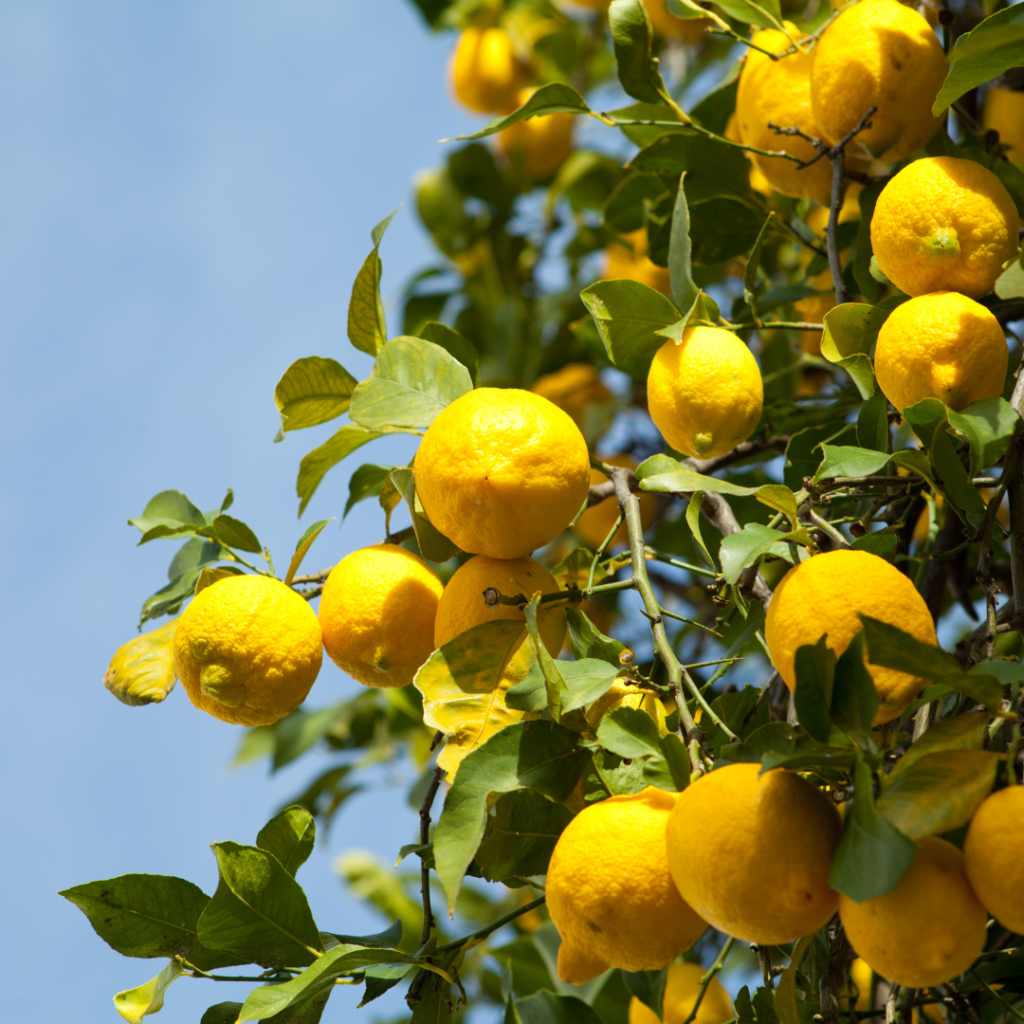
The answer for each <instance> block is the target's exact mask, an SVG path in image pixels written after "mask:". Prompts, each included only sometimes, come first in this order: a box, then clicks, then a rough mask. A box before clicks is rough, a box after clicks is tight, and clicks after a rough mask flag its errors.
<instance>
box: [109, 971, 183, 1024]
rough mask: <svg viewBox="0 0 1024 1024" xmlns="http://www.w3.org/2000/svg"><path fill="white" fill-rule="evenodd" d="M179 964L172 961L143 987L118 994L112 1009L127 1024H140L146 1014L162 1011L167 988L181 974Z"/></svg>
mask: <svg viewBox="0 0 1024 1024" xmlns="http://www.w3.org/2000/svg"><path fill="white" fill-rule="evenodd" d="M182 970H183V968H182V966H181V964H179V963H176V962H175V961H174V960H172V961H171V962H170V963H169V964H168V965H167V966H166V967H165V968H164V969H163V970H162V971H161V972H160V973H159V974H158V975H157V976H156V977H155V978H151V979H150V980H149V981H147V982H146V984H145V985H139V987H138V988H130V989H127V990H126V991H124V992H118V993H117V995H116V996H114V1007H115V1008H116V1010H117V1012H118V1013H119V1014H121V1016H122V1017H124V1019H125V1020H126V1021H128V1024H142V1018H143V1017H145V1016H146V1015H147V1014H150V1013H156V1012H157V1011H158V1010H161V1009H163V1005H164V993H165V992H166V991H167V986H168V985H170V983H171V982H172V981H174V979H175V978H177V977H178V975H179V974H181V972H182Z"/></svg>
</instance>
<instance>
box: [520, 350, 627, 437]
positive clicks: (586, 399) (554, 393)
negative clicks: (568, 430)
mask: <svg viewBox="0 0 1024 1024" xmlns="http://www.w3.org/2000/svg"><path fill="white" fill-rule="evenodd" d="M530 390H531V391H532V392H533V393H534V394H535V395H540V396H542V397H543V398H546V399H548V400H549V401H551V402H554V403H555V405H557V406H558V408H559V409H562V410H564V411H565V412H567V413H568V414H569V415H570V416H571V417H572V421H573V423H575V424H576V426H577V427H579V428H580V430H581V431H582V433H583V436H584V437H597V436H598V435H599V434H602V433H604V431H605V430H607V429H608V426H609V424H610V423H611V417H612V413H613V408H614V399H613V398H612V393H611V392H610V391H609V390H608V389H607V388H606V387H605V386H604V384H603V383H602V381H601V371H600V370H598V368H597V367H596V366H591V365H590V364H588V363H566V365H565V366H563V367H562V368H561V369H560V370H555V371H554V373H546V374H544V376H543V377H538V378H537V380H536V382H535V383H534V385H533V387H532V388H531V389H530Z"/></svg>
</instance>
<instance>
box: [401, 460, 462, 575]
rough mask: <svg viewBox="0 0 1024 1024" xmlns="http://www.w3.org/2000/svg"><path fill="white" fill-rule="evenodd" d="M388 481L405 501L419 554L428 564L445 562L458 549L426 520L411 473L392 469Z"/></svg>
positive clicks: (407, 470) (405, 469) (403, 469)
mask: <svg viewBox="0 0 1024 1024" xmlns="http://www.w3.org/2000/svg"><path fill="white" fill-rule="evenodd" d="M389 479H390V480H391V481H392V482H393V483H394V485H395V487H397V488H398V491H399V493H400V494H401V495H402V497H403V498H404V499H405V504H406V507H407V508H408V509H409V516H410V518H411V519H412V526H413V529H414V530H415V531H416V543H417V544H419V548H420V554H421V555H422V556H423V557H424V558H425V559H426V560H427V561H428V562H447V561H448V559H449V558H451V557H452V556H453V555H454V554H455V553H456V552H457V551H458V550H459V549H458V548H457V547H456V546H455V545H454V544H453V543H452V542H451V541H450V540H449V539H448V538H447V537H446V536H445V535H444V534H443V533H441V532H440V531H439V530H438V529H437V528H436V527H435V526H434V525H433V524H432V523H431V522H430V520H429V519H427V515H426V513H425V512H424V511H423V506H422V505H421V504H420V500H419V497H418V495H417V494H416V480H415V478H414V476H413V471H412V470H411V469H408V468H405V467H402V468H400V469H393V470H392V471H391V474H390V477H389Z"/></svg>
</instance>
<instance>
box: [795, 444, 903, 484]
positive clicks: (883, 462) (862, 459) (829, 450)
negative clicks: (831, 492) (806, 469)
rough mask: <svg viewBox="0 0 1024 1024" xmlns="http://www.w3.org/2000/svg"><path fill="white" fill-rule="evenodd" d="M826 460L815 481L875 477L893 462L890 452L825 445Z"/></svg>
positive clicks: (823, 461)
mask: <svg viewBox="0 0 1024 1024" xmlns="http://www.w3.org/2000/svg"><path fill="white" fill-rule="evenodd" d="M821 450H822V452H824V455H825V457H824V459H822V461H821V465H820V466H818V469H817V471H816V472H815V474H814V481H815V483H817V482H818V481H819V480H834V479H835V478H836V477H862V476H874V475H875V474H877V473H881V472H882V470H884V469H885V467H886V466H887V465H888V464H889V462H890V461H892V458H893V457H892V456H891V455H889V454H888V452H884V451H877V450H875V449H868V448H854V447H852V446H850V445H837V444H823V445H822V446H821Z"/></svg>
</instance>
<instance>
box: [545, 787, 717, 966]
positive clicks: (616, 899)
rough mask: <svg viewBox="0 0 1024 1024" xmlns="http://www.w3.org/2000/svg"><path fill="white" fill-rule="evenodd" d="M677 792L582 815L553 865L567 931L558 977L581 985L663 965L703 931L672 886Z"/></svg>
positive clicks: (558, 914)
mask: <svg viewBox="0 0 1024 1024" xmlns="http://www.w3.org/2000/svg"><path fill="white" fill-rule="evenodd" d="M676 799H677V796H676V794H675V793H666V792H664V790H660V789H654V788H653V787H650V786H649V787H648V788H647V789H645V790H644V791H643V792H642V793H635V794H633V795H632V796H613V797H610V798H609V799H608V800H602V801H601V802H600V803H597V804H591V805H590V806H589V807H586V808H584V809H583V810H582V811H580V813H579V814H577V815H576V817H575V818H573V819H572V821H570V822H569V824H568V825H567V826H566V829H565V831H564V832H563V833H562V834H561V836H559V838H558V842H557V843H556V844H555V849H554V852H553V853H552V854H551V863H550V864H549V865H548V877H547V898H548V911H549V913H550V914H551V920H552V921H553V922H554V923H555V927H556V928H557V929H558V934H559V935H561V936H562V945H561V946H560V947H559V949H558V977H559V978H561V979H562V981H567V982H569V983H570V984H572V985H582V984H584V983H585V982H588V981H590V979H591V978H596V977H597V976H598V975H599V974H601V973H602V972H603V971H606V970H608V968H609V967H621V968H622V969H623V970H624V971H647V970H655V971H656V970H660V969H661V968H662V967H665V966H666V965H667V964H668V963H670V962H671V961H672V960H674V959H675V958H676V957H677V956H678V955H679V954H680V953H682V952H684V951H685V950H687V949H689V948H690V947H691V946H692V945H693V944H694V943H695V942H696V941H697V939H699V938H700V937H701V935H703V934H704V931H705V929H706V928H707V922H706V921H702V920H701V919H700V918H699V917H698V916H697V915H696V914H695V913H694V912H693V910H691V909H690V907H689V906H687V905H686V903H684V902H683V899H682V897H681V896H680V895H679V893H678V892H677V890H676V887H675V886H674V885H673V884H672V878H671V877H670V875H669V871H668V861H667V854H666V848H665V823H666V821H668V817H669V814H670V812H671V811H672V808H673V806H675V803H676Z"/></svg>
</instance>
